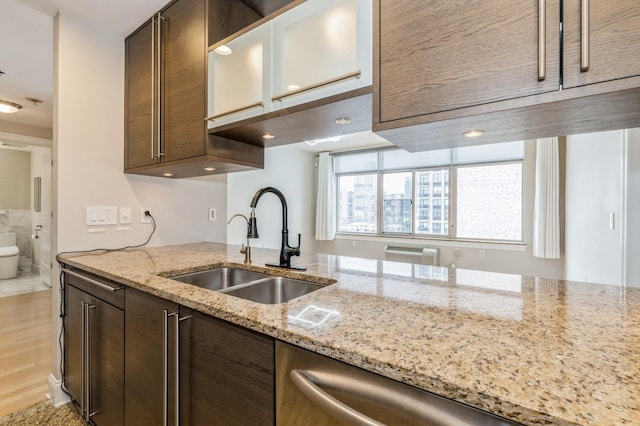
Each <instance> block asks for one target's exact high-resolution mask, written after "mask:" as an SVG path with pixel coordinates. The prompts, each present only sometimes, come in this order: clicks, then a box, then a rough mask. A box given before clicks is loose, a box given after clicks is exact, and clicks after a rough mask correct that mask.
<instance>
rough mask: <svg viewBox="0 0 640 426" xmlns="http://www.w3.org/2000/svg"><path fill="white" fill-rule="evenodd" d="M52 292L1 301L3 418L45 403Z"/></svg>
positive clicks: (0, 404)
mask: <svg viewBox="0 0 640 426" xmlns="http://www.w3.org/2000/svg"><path fill="white" fill-rule="evenodd" d="M51 341H52V339H51V290H45V291H38V292H36V293H29V294H22V295H19V296H10V297H2V298H0V417H2V416H5V415H7V414H10V413H12V412H14V411H17V410H21V409H22V408H25V407H28V406H30V405H32V404H35V403H36V402H39V401H42V400H44V399H45V393H46V392H47V377H48V376H49V373H50V372H51V344H52V343H51Z"/></svg>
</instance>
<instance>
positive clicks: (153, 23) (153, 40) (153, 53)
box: [151, 16, 156, 159]
mask: <svg viewBox="0 0 640 426" xmlns="http://www.w3.org/2000/svg"><path fill="white" fill-rule="evenodd" d="M155 44H156V17H155V16H154V17H153V18H151V159H154V158H156V156H155V153H154V151H153V144H154V142H155V141H154V138H153V132H154V127H155V125H156V115H155V102H156V99H155V98H156V96H155V94H156V46H155Z"/></svg>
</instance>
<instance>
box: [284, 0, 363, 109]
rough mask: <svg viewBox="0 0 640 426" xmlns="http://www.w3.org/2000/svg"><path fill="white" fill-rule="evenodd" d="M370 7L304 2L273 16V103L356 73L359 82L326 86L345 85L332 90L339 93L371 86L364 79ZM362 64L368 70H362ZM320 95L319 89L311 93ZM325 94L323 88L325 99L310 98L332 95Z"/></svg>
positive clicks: (355, 1) (343, 1)
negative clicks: (359, 78)
mask: <svg viewBox="0 0 640 426" xmlns="http://www.w3.org/2000/svg"><path fill="white" fill-rule="evenodd" d="M370 3H371V2H370V1H360V0H338V1H326V0H309V1H307V2H305V3H303V4H301V5H300V6H297V7H296V8H294V9H291V10H290V11H288V12H286V13H284V14H282V15H281V16H278V17H277V18H276V19H275V20H274V27H273V31H274V34H273V37H274V38H273V39H274V58H273V66H274V84H273V91H274V96H275V97H276V98H278V97H280V96H282V95H285V94H288V93H291V92H295V91H297V90H300V89H305V88H309V87H313V86H316V85H319V84H321V83H325V82H328V81H331V80H335V79H337V78H339V77H343V76H347V75H349V74H353V73H356V72H358V71H360V72H362V73H363V74H365V79H364V80H363V81H358V79H357V78H355V77H351V78H346V79H345V80H344V81H341V82H337V83H335V84H331V85H328V86H338V85H340V84H344V83H346V86H347V87H344V85H343V87H341V88H340V89H339V90H335V89H334V90H333V91H335V92H336V93H339V92H343V91H345V90H350V89H355V88H357V87H360V86H362V85H365V84H371V82H370V78H367V77H368V76H369V74H370V71H369V70H368V69H367V68H369V69H370V68H371V66H370V60H371V55H370V52H371V33H370V31H371V24H370V21H371V12H370V9H371V6H370ZM367 30H368V31H369V34H368V37H367V36H366V34H365V32H366V31H367ZM362 52H364V54H363V53H362ZM366 60H368V61H369V66H368V67H367V66H366V65H363V62H365V61H366ZM367 80H368V83H367V82H366V81H367ZM325 89H327V87H326V86H323V87H320V88H318V89H314V90H316V91H322V90H325ZM330 91H331V88H330V87H329V93H323V94H322V95H321V96H315V98H318V97H325V96H329V95H331V94H333V93H330ZM325 92H326V90H325ZM304 93H305V94H306V95H308V92H304ZM296 96H300V95H296ZM307 97H308V96H307ZM305 100H308V99H305ZM276 108H277V106H276Z"/></svg>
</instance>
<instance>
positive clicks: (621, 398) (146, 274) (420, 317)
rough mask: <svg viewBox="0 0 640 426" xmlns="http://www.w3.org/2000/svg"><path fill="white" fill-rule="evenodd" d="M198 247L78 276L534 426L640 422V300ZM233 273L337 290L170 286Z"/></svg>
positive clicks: (431, 270) (533, 281)
mask: <svg viewBox="0 0 640 426" xmlns="http://www.w3.org/2000/svg"><path fill="white" fill-rule="evenodd" d="M277 258H278V251H277V250H269V249H257V248H253V264H252V265H249V266H247V265H243V263H242V260H243V256H242V255H241V254H240V253H239V247H238V246H228V245H226V244H217V243H195V244H185V245H177V246H165V247H155V248H147V249H139V250H129V251H114V252H109V253H104V254H83V255H77V256H74V255H66V256H63V258H62V261H63V262H64V263H65V264H67V265H70V266H75V267H78V268H81V269H83V270H85V271H88V272H91V273H94V274H97V275H100V276H103V277H105V278H108V279H111V280H114V281H117V282H119V283H122V284H125V285H127V286H130V287H133V288H136V289H139V290H142V291H145V292H147V293H150V294H154V295H157V296H160V297H163V298H166V299H169V300H172V301H174V302H177V303H180V304H182V305H185V306H188V307H190V308H193V309H196V310H199V311H201V312H204V313H207V314H210V315H212V316H215V317H218V318H221V319H224V320H227V321H230V322H233V323H235V324H238V325H241V326H244V327H247V328H250V329H253V330H255V331H258V332H261V333H264V334H266V335H269V336H272V337H275V338H277V339H280V340H283V341H286V342H289V343H292V344H294V345H298V346H301V347H303V348H306V349H309V350H312V351H314V352H317V353H320V354H323V355H327V356H330V357H332V358H335V359H338V360H341V361H344V362H347V363H349V364H352V365H355V366H358V367H361V368H364V369H366V370H369V371H373V372H375V373H378V374H381V375H383V376H386V377H389V378H392V379H396V380H398V381H401V382H404V383H407V384H411V385H414V386H416V387H418V388H421V389H425V390H428V391H431V392H434V393H437V394H439V395H442V396H445V397H447V398H451V399H453V400H456V401H460V402H463V403H466V404H468V405H471V406H474V407H477V408H480V409H483V410H485V411H489V412H493V413H496V414H498V415H501V416H504V417H506V418H509V419H512V420H515V421H518V422H521V423H524V424H528V425H537V424H560V425H571V424H581V425H587V424H599V425H613V424H615V425H634V424H640V350H639V349H638V348H640V289H631V288H619V287H614V286H606V285H596V284H586V283H576V282H567V281H561V280H551V279H541V278H532V277H524V276H519V275H511V274H500V273H492V272H480V271H471V270H463V269H449V268H443V267H435V266H433V267H432V266H425V265H412V264H407V263H396V262H387V261H377V260H370V259H361V258H352V257H344V256H333V255H323V254H309V253H303V254H302V256H301V257H299V258H293V261H294V263H296V264H298V265H303V266H305V267H307V271H304V272H297V271H288V270H283V269H277V268H267V267H264V266H263V265H264V264H265V263H267V262H272V261H274V260H275V259H277ZM219 266H233V267H239V268H245V269H252V270H256V271H261V272H268V273H270V274H274V275H280V276H287V277H292V278H302V279H307V280H311V281H315V282H319V283H321V284H328V283H330V282H332V280H335V281H337V282H336V283H335V284H331V285H327V286H326V287H325V288H322V289H320V290H317V291H314V292H312V293H309V294H306V295H304V296H302V297H299V298H296V299H294V300H292V301H290V302H288V303H284V304H278V305H265V304H259V303H254V302H251V301H248V300H244V299H239V298H236V297H233V296H229V295H225V294H222V293H217V292H214V291H211V290H206V289H202V288H199V287H195V286H192V285H189V284H184V283H181V282H178V281H175V280H171V279H169V278H166V277H168V276H172V275H177V274H180V273H187V272H194V271H199V270H205V269H210V268H212V267H219Z"/></svg>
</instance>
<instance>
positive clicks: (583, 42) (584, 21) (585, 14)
mask: <svg viewBox="0 0 640 426" xmlns="http://www.w3.org/2000/svg"><path fill="white" fill-rule="evenodd" d="M589 36H590V28H589V0H582V7H581V8H580V72H587V71H589V45H590V44H591V42H590V41H589Z"/></svg>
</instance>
